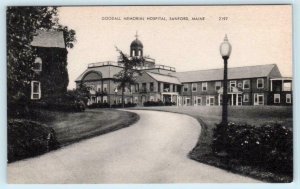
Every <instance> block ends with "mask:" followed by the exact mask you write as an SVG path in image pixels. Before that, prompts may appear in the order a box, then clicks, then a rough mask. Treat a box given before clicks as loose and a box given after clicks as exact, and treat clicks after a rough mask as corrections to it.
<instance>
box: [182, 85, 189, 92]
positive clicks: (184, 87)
mask: <svg viewBox="0 0 300 189" xmlns="http://www.w3.org/2000/svg"><path fill="white" fill-rule="evenodd" d="M183 91H184V92H187V91H188V85H187V84H184V85H183Z"/></svg>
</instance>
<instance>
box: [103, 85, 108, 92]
mask: <svg viewBox="0 0 300 189" xmlns="http://www.w3.org/2000/svg"><path fill="white" fill-rule="evenodd" d="M103 92H107V84H103Z"/></svg>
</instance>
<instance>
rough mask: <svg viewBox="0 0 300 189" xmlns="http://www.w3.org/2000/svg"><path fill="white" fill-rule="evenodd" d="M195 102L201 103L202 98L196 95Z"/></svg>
mask: <svg viewBox="0 0 300 189" xmlns="http://www.w3.org/2000/svg"><path fill="white" fill-rule="evenodd" d="M197 104H198V105H201V104H202V98H201V97H197Z"/></svg>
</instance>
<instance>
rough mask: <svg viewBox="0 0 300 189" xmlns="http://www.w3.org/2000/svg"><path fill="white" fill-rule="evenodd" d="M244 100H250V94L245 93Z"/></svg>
mask: <svg viewBox="0 0 300 189" xmlns="http://www.w3.org/2000/svg"><path fill="white" fill-rule="evenodd" d="M243 101H244V102H249V94H244V95H243Z"/></svg>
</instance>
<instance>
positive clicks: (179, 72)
mask: <svg viewBox="0 0 300 189" xmlns="http://www.w3.org/2000/svg"><path fill="white" fill-rule="evenodd" d="M269 65H274V66H275V65H277V64H276V63H273V64H259V65H251V66H238V67H229V68H228V69H234V68H247V67H258V66H269ZM221 69H223V68H212V69H205V70H191V71H183V72H175V74H176V73H185V72H198V71H208V70H221Z"/></svg>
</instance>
